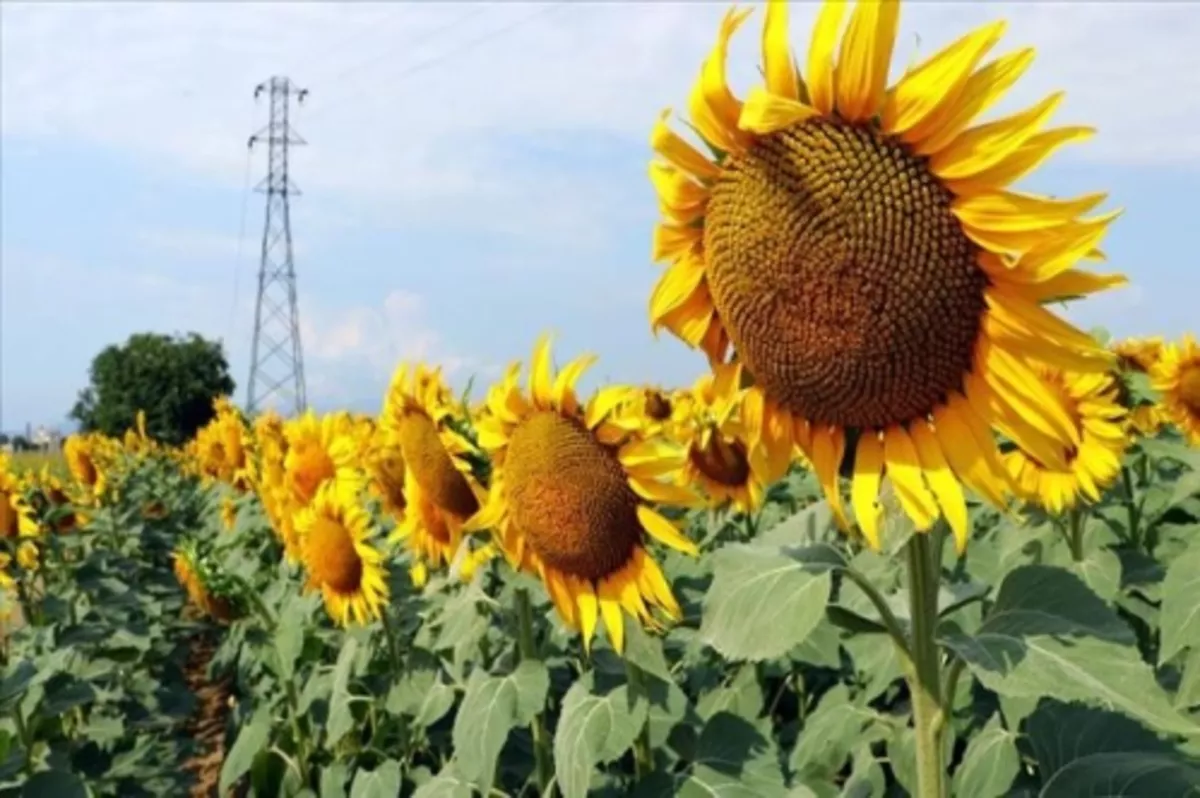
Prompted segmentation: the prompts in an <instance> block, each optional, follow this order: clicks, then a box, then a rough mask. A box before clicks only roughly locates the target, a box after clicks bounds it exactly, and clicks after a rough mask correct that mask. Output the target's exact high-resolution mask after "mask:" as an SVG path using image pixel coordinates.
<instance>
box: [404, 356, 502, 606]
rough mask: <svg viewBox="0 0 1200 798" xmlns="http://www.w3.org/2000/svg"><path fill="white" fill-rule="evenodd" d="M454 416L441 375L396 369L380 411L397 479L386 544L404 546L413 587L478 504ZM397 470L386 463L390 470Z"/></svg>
mask: <svg viewBox="0 0 1200 798" xmlns="http://www.w3.org/2000/svg"><path fill="white" fill-rule="evenodd" d="M458 410H459V408H458V406H457V404H456V403H455V402H454V399H453V397H452V396H451V394H450V391H449V389H448V388H447V387H446V386H445V384H444V383H443V382H442V378H441V372H440V371H439V370H436V369H435V370H427V369H425V368H424V367H423V366H420V365H418V366H416V367H410V366H409V365H407V364H401V365H400V366H399V367H398V368H397V369H396V373H395V374H394V375H393V378H392V383H391V386H390V387H389V388H388V394H387V398H386V399H385V400H384V404H383V413H382V417H381V420H380V426H381V428H382V430H381V434H382V435H383V436H384V441H385V443H384V446H385V447H386V449H389V450H390V449H393V448H394V449H397V450H398V453H399V455H400V459H401V460H402V461H403V474H404V481H403V485H402V488H401V491H400V495H401V497H402V499H403V501H404V502H405V510H404V514H403V516H402V518H400V519H399V524H398V525H397V527H396V529H395V531H394V532H393V533H392V535H391V540H393V541H400V540H402V541H404V544H405V546H406V547H407V548H408V550H409V552H410V553H411V554H412V555H413V558H414V563H413V570H412V576H413V581H414V583H415V584H417V585H418V586H420V585H422V584H424V582H425V578H426V575H427V569H428V568H430V567H432V568H440V567H442V566H445V565H448V564H449V563H450V561H451V560H452V559H453V558H454V554H455V552H456V551H457V550H458V547H459V545H460V544H461V543H462V528H463V524H464V523H466V521H467V519H469V518H470V517H471V516H473V515H474V514H475V513H476V512H478V511H479V507H480V506H481V504H482V503H483V501H484V499H485V498H486V493H485V492H484V490H483V487H482V486H481V485H480V484H479V482H478V480H477V479H476V478H475V476H474V474H473V473H472V470H471V463H470V462H469V460H468V459H467V458H468V456H470V455H472V454H475V453H477V449H476V447H475V446H474V445H473V444H472V443H471V442H470V441H469V440H467V439H466V438H465V437H463V436H462V435H461V434H459V433H458V432H457V431H456V429H455V425H454V423H453V422H454V421H455V417H456V413H457V412H458ZM397 465H398V464H397V463H396V461H395V460H393V461H392V466H391V468H392V469H395V467H396V466H397ZM394 475H395V472H394V470H393V471H392V473H391V476H393V477H394Z"/></svg>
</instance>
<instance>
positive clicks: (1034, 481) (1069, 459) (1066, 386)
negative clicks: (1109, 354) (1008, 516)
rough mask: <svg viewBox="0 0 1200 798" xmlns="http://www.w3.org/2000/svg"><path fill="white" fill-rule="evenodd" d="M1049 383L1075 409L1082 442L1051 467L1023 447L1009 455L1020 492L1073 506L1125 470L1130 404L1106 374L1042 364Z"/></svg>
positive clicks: (1057, 507) (1095, 497) (1058, 506)
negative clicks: (1060, 465)
mask: <svg viewBox="0 0 1200 798" xmlns="http://www.w3.org/2000/svg"><path fill="white" fill-rule="evenodd" d="M1042 377H1043V379H1045V381H1046V382H1047V384H1049V385H1052V386H1054V388H1055V389H1057V390H1058V391H1059V392H1060V397H1061V401H1062V403H1063V404H1064V405H1065V406H1066V407H1067V408H1068V410H1069V412H1070V414H1071V420H1072V423H1073V424H1074V426H1075V429H1076V430H1077V431H1078V438H1079V443H1078V444H1077V445H1074V446H1072V447H1069V448H1068V447H1064V448H1063V451H1062V453H1061V459H1062V460H1063V461H1065V462H1066V463H1067V467H1066V468H1050V467H1047V466H1046V465H1045V464H1044V463H1042V462H1040V461H1038V460H1037V459H1036V458H1034V457H1032V456H1030V455H1028V454H1026V453H1025V452H1022V451H1020V450H1019V449H1018V450H1015V451H1011V452H1008V453H1007V454H1005V455H1004V460H1005V465H1006V466H1007V467H1008V470H1009V473H1010V474H1012V477H1013V482H1014V483H1015V484H1016V487H1017V493H1018V495H1020V496H1021V497H1022V498H1023V499H1025V500H1026V501H1029V502H1033V503H1035V504H1038V505H1040V506H1042V507H1044V508H1046V509H1047V510H1049V511H1050V512H1051V513H1061V512H1063V511H1064V510H1068V509H1071V508H1072V507H1074V506H1075V505H1076V503H1077V501H1078V499H1079V496H1080V495H1083V496H1086V497H1087V498H1088V499H1090V500H1092V501H1099V499H1100V494H1101V491H1103V490H1104V488H1106V487H1108V486H1109V485H1110V484H1112V483H1113V481H1114V480H1116V478H1117V476H1119V475H1120V473H1121V457H1122V455H1123V454H1124V453H1125V447H1126V446H1127V445H1128V443H1129V440H1128V437H1127V435H1126V432H1125V429H1126V418H1125V415H1126V410H1125V408H1124V407H1122V406H1121V404H1120V401H1119V398H1118V388H1117V384H1116V382H1115V381H1114V380H1113V378H1112V377H1111V376H1109V375H1107V374H1069V373H1066V374H1064V373H1063V372H1061V371H1058V370H1055V369H1049V368H1045V369H1042Z"/></svg>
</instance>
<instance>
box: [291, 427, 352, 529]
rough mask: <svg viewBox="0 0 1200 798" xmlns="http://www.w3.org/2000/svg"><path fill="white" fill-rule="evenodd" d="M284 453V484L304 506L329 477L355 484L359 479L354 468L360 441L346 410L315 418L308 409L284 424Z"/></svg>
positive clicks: (298, 505)
mask: <svg viewBox="0 0 1200 798" xmlns="http://www.w3.org/2000/svg"><path fill="white" fill-rule="evenodd" d="M284 435H285V437H286V440H287V453H286V454H285V455H284V460H283V470H284V475H283V476H284V484H285V485H286V487H287V490H288V494H289V496H290V498H291V500H292V501H293V502H294V503H295V504H296V506H297V507H304V506H305V505H307V504H308V503H309V502H310V501H312V499H313V497H314V496H316V494H317V489H318V488H320V487H321V485H322V484H323V483H325V482H326V481H329V480H336V481H338V482H346V483H348V485H350V486H353V487H357V486H359V485H361V483H362V475H361V472H359V471H358V470H357V464H358V454H359V451H358V450H359V445H358V441H357V439H356V437H355V435H354V422H353V421H352V420H351V418H350V414H349V413H345V412H338V413H330V414H329V415H326V416H323V417H321V418H317V416H316V415H315V414H314V413H313V411H311V410H309V411H308V412H306V413H305V414H304V415H303V416H301V417H300V418H298V419H294V420H292V421H289V422H287V424H286V425H285V426H284Z"/></svg>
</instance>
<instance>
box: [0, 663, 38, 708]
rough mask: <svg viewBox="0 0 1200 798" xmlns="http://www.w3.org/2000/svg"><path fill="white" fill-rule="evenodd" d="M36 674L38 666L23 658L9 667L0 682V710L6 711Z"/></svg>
mask: <svg viewBox="0 0 1200 798" xmlns="http://www.w3.org/2000/svg"><path fill="white" fill-rule="evenodd" d="M37 675H38V667H37V666H36V665H34V664H33V663H32V662H30V661H29V660H25V659H23V660H21V661H20V662H18V663H17V664H16V665H15V666H13V667H12V668H10V669H9V672H8V674H7V675H6V676H5V677H4V681H3V682H0V710H3V711H7V710H8V709H9V708H10V707H11V706H12V704H13V703H14V702H16V701H19V700H20V699H21V697H22V696H23V695H24V694H25V690H26V689H28V688H29V685H30V684H32V683H33V680H34V677H36V676H37Z"/></svg>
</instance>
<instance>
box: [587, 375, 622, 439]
mask: <svg viewBox="0 0 1200 798" xmlns="http://www.w3.org/2000/svg"><path fill="white" fill-rule="evenodd" d="M628 396H629V388H628V387H627V386H624V385H606V386H605V387H603V388H601V389H600V390H599V391H597V392H596V393H595V395H594V396H592V398H591V401H589V402H588V406H587V410H586V411H585V412H584V417H583V418H584V424H585V425H586V426H587V428H588V429H594V428H595V427H596V425H597V424H599V423H600V422H601V421H603V420H604V419H605V417H606V416H608V414H609V413H611V412H612V411H613V410H616V409H617V406H618V405H620V404H621V403H622V402H624V401H625V400H626V398H628Z"/></svg>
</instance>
